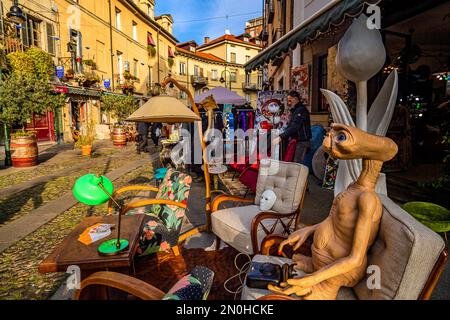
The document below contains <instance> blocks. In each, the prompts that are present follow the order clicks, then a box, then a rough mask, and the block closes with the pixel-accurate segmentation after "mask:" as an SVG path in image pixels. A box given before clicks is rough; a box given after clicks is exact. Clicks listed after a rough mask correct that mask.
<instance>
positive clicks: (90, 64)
mask: <svg viewBox="0 0 450 320" xmlns="http://www.w3.org/2000/svg"><path fill="white" fill-rule="evenodd" d="M83 64H84V65H85V66H88V67H90V68H91V70H97V63H95V61H94V60H92V59H86V60H83Z"/></svg>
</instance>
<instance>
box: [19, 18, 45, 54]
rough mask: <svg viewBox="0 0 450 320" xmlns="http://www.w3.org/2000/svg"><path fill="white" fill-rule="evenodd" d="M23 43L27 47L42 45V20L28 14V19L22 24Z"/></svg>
mask: <svg viewBox="0 0 450 320" xmlns="http://www.w3.org/2000/svg"><path fill="white" fill-rule="evenodd" d="M22 39H23V44H24V45H25V46H27V47H30V46H35V47H39V48H40V47H41V21H40V20H38V19H37V18H34V17H32V16H29V15H27V16H26V21H25V22H24V23H23V24H22Z"/></svg>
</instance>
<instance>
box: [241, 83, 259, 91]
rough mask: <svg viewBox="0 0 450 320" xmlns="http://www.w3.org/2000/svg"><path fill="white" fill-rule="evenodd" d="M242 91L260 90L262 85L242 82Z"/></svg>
mask: <svg viewBox="0 0 450 320" xmlns="http://www.w3.org/2000/svg"><path fill="white" fill-rule="evenodd" d="M242 90H243V91H261V90H262V86H261V85H260V84H258V83H252V82H242Z"/></svg>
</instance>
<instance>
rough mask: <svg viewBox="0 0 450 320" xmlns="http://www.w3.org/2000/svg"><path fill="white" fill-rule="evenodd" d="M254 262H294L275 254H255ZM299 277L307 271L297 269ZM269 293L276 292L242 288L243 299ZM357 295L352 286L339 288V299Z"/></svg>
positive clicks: (256, 297) (259, 296)
mask: <svg viewBox="0 0 450 320" xmlns="http://www.w3.org/2000/svg"><path fill="white" fill-rule="evenodd" d="M252 261H254V262H259V263H267V262H269V263H275V264H279V265H280V266H281V265H283V264H285V263H289V264H290V263H292V260H291V259H288V258H283V257H273V256H263V255H255V256H254V257H253V259H252ZM297 274H298V275H297V277H299V276H300V275H305V273H301V274H300V271H298V270H297ZM268 294H275V293H274V292H272V291H270V290H263V289H253V288H249V287H247V286H246V285H245V284H244V287H243V288H242V294H241V300H256V299H258V298H261V297H263V296H266V295H268ZM356 299H357V298H356V295H355V293H354V292H353V290H352V288H345V287H343V288H341V290H339V293H338V296H337V300H356Z"/></svg>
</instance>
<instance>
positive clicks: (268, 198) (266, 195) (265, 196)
mask: <svg viewBox="0 0 450 320" xmlns="http://www.w3.org/2000/svg"><path fill="white" fill-rule="evenodd" d="M276 201H277V195H276V194H275V192H273V191H272V190H266V191H264V192H263V193H262V195H261V201H260V203H259V208H260V209H261V211H269V210H270V209H272V207H273V205H274V204H275V202H276Z"/></svg>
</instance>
